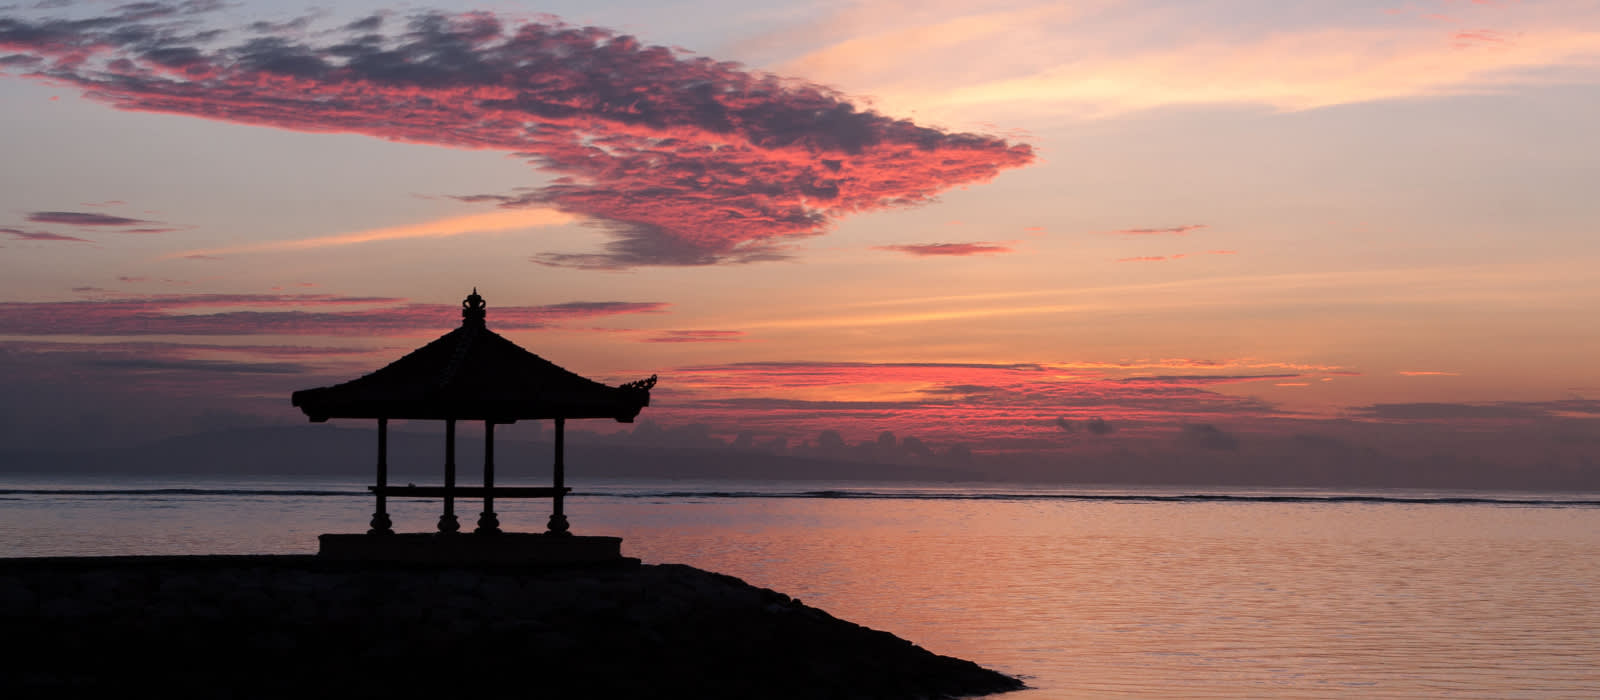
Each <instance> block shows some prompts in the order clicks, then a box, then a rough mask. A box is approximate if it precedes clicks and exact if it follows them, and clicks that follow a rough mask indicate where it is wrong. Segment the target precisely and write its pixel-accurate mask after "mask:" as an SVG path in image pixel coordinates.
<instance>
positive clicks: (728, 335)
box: [642, 330, 744, 343]
mask: <svg viewBox="0 0 1600 700" xmlns="http://www.w3.org/2000/svg"><path fill="white" fill-rule="evenodd" d="M743 336H744V332H743V331H718V330H666V331H659V332H658V333H657V334H656V335H653V336H650V337H648V338H644V339H643V340H642V342H646V343H736V342H739V341H741V340H744V338H743Z"/></svg>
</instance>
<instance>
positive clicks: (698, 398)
mask: <svg viewBox="0 0 1600 700" xmlns="http://www.w3.org/2000/svg"><path fill="white" fill-rule="evenodd" d="M662 376H663V378H664V379H663V382H662V385H661V387H660V388H659V389H658V390H659V391H662V392H663V393H662V405H663V406H668V405H670V409H667V410H670V417H671V419H672V420H674V421H693V422H701V423H706V424H708V425H710V426H712V427H713V428H714V429H717V430H720V431H725V432H729V433H730V434H731V432H735V431H739V430H748V431H754V432H757V433H762V434H773V435H790V436H796V437H804V436H810V435H816V434H817V433H818V431H820V430H825V429H833V430H838V431H840V432H841V433H844V434H845V437H846V438H847V439H851V440H856V439H867V438H871V437H872V436H874V435H875V434H876V433H877V432H878V431H884V430H889V431H894V432H895V433H897V434H899V435H922V436H924V437H930V436H932V437H937V438H939V439H941V440H951V439H956V440H968V441H975V442H977V443H979V444H983V445H986V446H990V447H995V446H1006V445H1011V446H1029V447H1031V448H1037V449H1057V448H1060V447H1061V443H1060V441H1059V440H1060V437H1059V435H1060V432H1061V429H1060V427H1059V424H1060V422H1061V421H1062V420H1068V421H1071V420H1080V421H1088V420H1092V419H1095V418H1100V419H1101V420H1102V421H1103V422H1104V424H1105V425H1108V426H1117V432H1118V435H1119V436H1125V437H1131V438H1134V439H1140V438H1142V437H1146V436H1148V435H1149V434H1150V433H1151V430H1152V426H1157V425H1162V426H1170V425H1172V424H1174V423H1184V422H1207V421H1212V420H1218V419H1220V418H1223V417H1230V418H1242V417H1253V418H1261V417H1270V416H1274V415H1278V414H1277V412H1276V411H1275V409H1273V408H1272V407H1271V406H1270V405H1268V404H1265V403H1263V402H1261V401H1259V400H1257V399H1253V398H1249V397H1238V396H1231V395H1227V394H1223V393H1220V392H1216V391H1213V390H1211V389H1209V388H1207V386H1206V385H1207V384H1208V383H1228V382H1232V381H1246V380H1265V379H1268V378H1269V377H1266V376H1251V377H1233V376H1213V377H1143V378H1138V379H1137V380H1134V381H1128V380H1127V378H1117V377H1113V376H1107V375H1104V374H1101V373H1095V372H1087V373H1085V372H1064V371H1062V370H1061V369H1059V368H1056V367H1053V366H1045V365H1038V364H1029V363H1018V364H984V363H866V362H758V363H739V364H728V365H705V366H694V367H682V368H677V369H673V370H669V371H666V372H663V373H662ZM1275 376H1278V377H1286V376H1296V375H1275ZM668 380H670V381H668ZM819 390H826V393H825V394H823V393H819ZM821 396H825V397H826V398H819V397H821ZM664 417H665V416H664ZM1161 429H1162V430H1166V429H1168V428H1161ZM1103 432H1105V433H1109V432H1112V431H1111V430H1105V431H1103ZM1002 449H1004V447H1002Z"/></svg>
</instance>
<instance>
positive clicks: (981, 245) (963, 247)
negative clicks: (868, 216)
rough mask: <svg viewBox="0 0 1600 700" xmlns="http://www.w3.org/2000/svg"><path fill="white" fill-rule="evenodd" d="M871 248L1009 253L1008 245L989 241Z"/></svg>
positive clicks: (926, 252) (925, 252)
mask: <svg viewBox="0 0 1600 700" xmlns="http://www.w3.org/2000/svg"><path fill="white" fill-rule="evenodd" d="M873 250H888V251H893V252H896V253H906V254H908V255H915V256H918V257H927V256H933V255H994V254H996V253H1010V252H1012V249H1011V248H1010V247H1008V246H1005V245H1001V244H999V243H993V242H989V241H974V242H971V243H909V244H905V245H883V246H874V247H873Z"/></svg>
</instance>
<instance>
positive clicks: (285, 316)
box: [0, 294, 667, 337]
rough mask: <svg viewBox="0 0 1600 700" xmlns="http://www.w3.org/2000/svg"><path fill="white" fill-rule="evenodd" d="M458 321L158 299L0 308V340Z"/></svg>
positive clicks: (597, 309) (325, 307)
mask: <svg viewBox="0 0 1600 700" xmlns="http://www.w3.org/2000/svg"><path fill="white" fill-rule="evenodd" d="M329 307H336V308H332V309H330V308H329ZM337 307H344V308H337ZM666 307H667V305H666V304H664V303H660V302H619V301H603V302H568V303H564V304H550V305H545V306H500V307H493V306H491V307H490V310H489V322H490V326H491V327H492V328H498V329H507V330H526V329H533V328H547V327H551V326H555V325H558V324H560V323H563V322H568V321H573V320H581V319H590V318H598V317H603V316H613V315H619V314H635V313H661V312H663V311H664V310H665V309H666ZM459 319H460V310H459V307H457V306H454V305H449V304H421V303H410V302H407V301H406V300H404V299H394V298H386V297H345V296H337V295H328V294H163V295H151V296H144V297H128V298H120V299H94V300H85V301H57V302H0V334H5V335H20V336H63V335H76V336H113V337H116V336H143V335H209V336H234V335H351V334H360V335H414V334H421V333H428V332H433V331H443V330H449V329H450V328H452V327H453V326H454V325H455V324H456V323H459Z"/></svg>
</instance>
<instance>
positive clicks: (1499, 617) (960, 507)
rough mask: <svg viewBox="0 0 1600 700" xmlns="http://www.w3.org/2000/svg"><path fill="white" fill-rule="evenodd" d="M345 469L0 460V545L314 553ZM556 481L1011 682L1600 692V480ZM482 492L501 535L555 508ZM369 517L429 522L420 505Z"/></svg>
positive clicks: (579, 500) (1159, 690) (582, 497)
mask: <svg viewBox="0 0 1600 700" xmlns="http://www.w3.org/2000/svg"><path fill="white" fill-rule="evenodd" d="M365 486H366V485H365V483H361V482H357V481H354V480H349V479H345V480H338V479H305V478H295V479H292V480H291V479H271V478H259V479H244V478H226V479H224V478H214V479H212V478H195V477H173V478H156V477H151V478H129V477H95V476H75V477H31V476H17V475H11V476H0V557H41V556H101V555H154V554H162V555H167V554H312V553H315V552H316V548H317V539H316V537H317V535H318V534H321V533H327V532H345V533H350V532H362V531H364V530H365V529H366V527H367V522H368V519H369V517H370V515H371V512H372V505H373V504H372V500H371V498H370V496H368V495H367V492H366V488H365ZM572 486H573V487H574V489H575V491H574V495H573V496H571V497H569V499H568V500H567V512H568V515H569V518H570V519H571V522H572V525H573V530H574V531H575V532H577V533H579V534H596V535H615V536H621V537H622V538H624V539H623V552H624V554H626V555H628V556H632V557H638V558H640V559H642V560H644V562H645V563H647V564H653V563H682V564H689V565H692V566H696V567H699V568H702V569H708V570H711V571H718V572H722V573H725V574H730V575H733V576H737V577H739V578H741V579H744V580H745V581H747V582H750V583H752V584H756V585H759V586H764V587H768V588H772V589H775V590H779V591H782V592H784V593H787V594H789V595H792V596H794V597H797V598H800V599H801V600H803V601H804V602H805V603H807V604H809V605H812V606H815V607H820V608H822V609H824V610H827V611H828V612H829V613H831V614H833V615H834V616H836V617H840V618H844V619H847V620H851V621H853V622H856V623H859V624H862V625H866V626H868V627H872V628H876V629H880V630H886V631H888V632H892V633H894V634H896V635H898V636H900V637H903V638H905V639H908V640H911V641H912V642H914V643H916V644H918V645H920V646H922V647H923V648H926V649H929V650H931V651H934V652H936V653H939V654H946V655H950V656H956V657H961V658H965V659H970V660H972V661H976V662H977V663H979V664H982V665H984V666H987V667H990V668H993V669H996V670H999V671H1002V672H1005V673H1008V674H1012V675H1015V676H1019V677H1021V678H1022V679H1023V680H1024V681H1025V682H1026V683H1027V684H1028V685H1029V689H1027V690H1023V691H1019V692H1015V693H1007V694H1004V695H1001V696H995V697H999V698H1005V699H1006V700H1045V699H1056V698H1105V697H1133V698H1337V697H1357V698H1496V699H1500V698H1596V697H1600V494H1572V493H1562V494H1542V493H1520V492H1508V493H1485V492H1437V491H1432V492H1421V491H1318V490H1292V489H1289V490H1285V489H1268V490H1252V489H1238V488H1215V487H1210V488H1208V487H1189V488H1181V487H1164V488H1149V487H1114V486H1095V487H1082V488H1080V487H1071V486H1039V485H1027V484H995V483H983V484H944V483H941V484H906V483H894V484H864V483H856V482H849V483H817V482H690V481H629V480H619V481H592V482H582V481H580V482H578V483H574V484H572ZM497 506H498V507H497V510H498V512H499V514H500V520H501V523H502V525H503V526H504V527H505V528H506V529H508V530H521V531H539V530H542V529H543V526H544V523H545V520H546V517H547V516H548V513H549V503H548V501H506V500H502V501H499V502H498V503H497ZM478 510H480V508H479V505H478V504H477V503H474V502H472V501H470V500H462V501H459V502H458V505H457V511H458V513H460V514H461V515H462V522H463V524H464V525H465V526H467V527H470V526H471V524H472V523H473V522H474V521H475V519H476V514H477V511H478ZM390 512H391V513H392V514H393V517H394V521H395V524H396V527H397V529H400V530H402V531H429V530H431V529H432V528H433V527H434V523H435V521H436V520H437V518H438V512H439V502H438V501H436V500H431V501H430V500H391V503H390Z"/></svg>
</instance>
